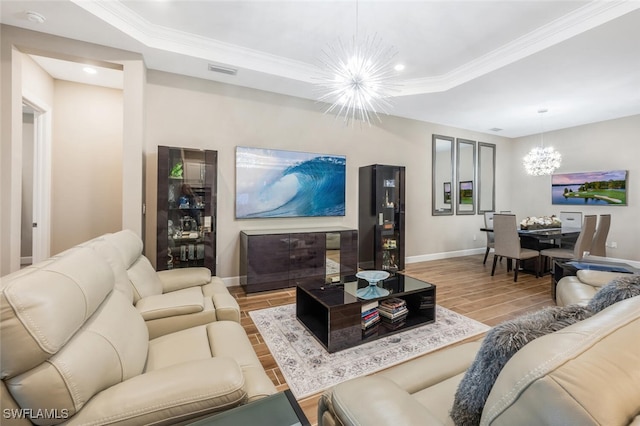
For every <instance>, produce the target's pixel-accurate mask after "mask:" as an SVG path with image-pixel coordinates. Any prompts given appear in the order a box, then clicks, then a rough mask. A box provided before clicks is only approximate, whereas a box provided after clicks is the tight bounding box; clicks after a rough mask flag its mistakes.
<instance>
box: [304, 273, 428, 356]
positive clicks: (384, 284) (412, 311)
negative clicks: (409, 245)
mask: <svg viewBox="0 0 640 426" xmlns="http://www.w3.org/2000/svg"><path fill="white" fill-rule="evenodd" d="M377 285H378V286H380V288H382V289H384V290H387V291H388V294H386V292H384V293H381V294H386V295H385V296H382V297H379V298H371V299H363V298H360V297H358V290H359V289H364V288H366V287H367V286H369V282H368V281H366V280H364V279H357V278H356V277H355V276H354V277H352V279H350V280H346V282H345V283H344V284H325V283H320V282H317V283H315V282H304V283H299V284H298V285H297V286H296V317H297V319H298V321H300V322H301V323H302V324H303V325H304V326H305V327H306V328H307V330H309V332H310V333H311V334H312V335H313V336H314V337H315V338H316V339H317V340H318V342H320V343H321V344H322V345H323V346H324V347H325V349H327V351H328V352H336V351H340V350H343V349H347V348H350V347H353V346H357V345H360V344H363V343H366V342H369V341H372V340H375V339H379V338H381V337H385V336H389V335H391V334H394V333H398V332H401V331H405V330H409V329H411V328H414V327H419V326H421V325H424V324H428V323H432V322H434V321H435V320H436V286H435V285H434V284H431V283H428V282H426V281H421V280H418V279H416V278H412V277H409V276H406V275H404V274H402V273H395V274H392V275H391V276H390V277H389V278H387V279H385V280H383V281H379V282H378V284H377ZM360 294H362V291H361V292H360ZM396 299H398V300H396ZM395 304H397V305H402V306H405V307H406V309H404V308H401V309H404V313H403V314H402V317H401V318H399V320H395V319H387V318H386V317H385V318H383V315H380V321H378V322H377V323H376V324H374V325H373V326H368V327H367V328H366V329H363V322H364V320H363V314H367V313H368V312H369V313H370V312H372V309H374V308H377V309H378V311H380V309H385V308H386V307H387V306H391V307H393V306H394V305H395ZM367 316H368V315H367Z"/></svg>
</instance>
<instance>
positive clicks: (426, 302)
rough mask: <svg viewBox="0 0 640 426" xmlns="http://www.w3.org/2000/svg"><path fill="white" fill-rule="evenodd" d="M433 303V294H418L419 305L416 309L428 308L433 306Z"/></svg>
mask: <svg viewBox="0 0 640 426" xmlns="http://www.w3.org/2000/svg"><path fill="white" fill-rule="evenodd" d="M434 304H435V296H434V295H433V294H428V295H424V296H420V307H419V308H418V309H420V310H423V309H430V308H433V306H434Z"/></svg>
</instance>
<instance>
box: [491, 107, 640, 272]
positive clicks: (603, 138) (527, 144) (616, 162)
mask: <svg viewBox="0 0 640 426" xmlns="http://www.w3.org/2000/svg"><path fill="white" fill-rule="evenodd" d="M638 135H640V115H636V116H632V117H627V118H620V119H617V120H610V121H604V122H600V123H595V124H589V125H585V126H579V127H574V128H570V129H564V130H558V131H555V132H545V133H544V145H545V146H553V147H554V148H555V149H556V150H558V151H559V152H560V153H561V154H562V166H561V167H560V169H558V170H557V172H556V173H573V172H591V171H601V170H628V171H629V181H628V187H627V188H628V199H627V203H628V205H627V206H568V205H554V204H552V203H551V177H550V176H537V177H536V176H528V175H526V173H525V172H524V168H523V167H521V163H522V157H524V156H525V155H526V153H527V152H528V151H529V150H530V149H531V148H532V147H533V146H535V145H538V144H540V135H534V136H530V137H526V138H520V139H516V140H515V141H514V143H513V154H512V160H511V161H512V164H513V165H515V166H517V167H516V168H514V169H513V171H514V172H513V173H512V175H511V176H510V177H511V179H510V190H509V193H510V194H511V199H512V202H511V204H510V205H509V207H510V209H511V210H512V211H513V212H514V213H516V215H517V217H518V218H519V219H522V218H523V217H525V216H540V215H551V214H558V213H559V212H560V211H581V212H582V213H583V215H586V214H595V215H598V214H606V213H610V214H611V229H610V231H609V237H608V238H607V241H608V242H616V243H617V245H618V248H608V249H607V255H608V256H610V257H616V258H622V259H631V260H640V238H638V237H639V236H640V221H638V216H639V215H640V162H638V158H640V144H638ZM499 164H500V163H499Z"/></svg>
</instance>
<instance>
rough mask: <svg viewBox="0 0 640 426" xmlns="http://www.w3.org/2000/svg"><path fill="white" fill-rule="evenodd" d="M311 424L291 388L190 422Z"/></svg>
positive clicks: (202, 425)
mask: <svg viewBox="0 0 640 426" xmlns="http://www.w3.org/2000/svg"><path fill="white" fill-rule="evenodd" d="M238 425H260V426H309V425H310V423H309V420H307V417H306V416H305V415H304V413H303V412H302V409H301V408H300V406H299V405H298V402H297V401H296V399H295V397H294V396H293V394H292V393H291V391H290V390H289V389H287V390H285V391H284V392H278V393H276V394H273V395H269V396H267V397H264V398H261V399H258V400H256V401H253V402H250V403H248V404H244V405H240V406H238V407H236V408H232V409H231V410H228V411H224V412H222V413H219V414H215V415H213V416H211V417H206V418H204V419H201V420H198V421H196V422H194V423H189V426H238Z"/></svg>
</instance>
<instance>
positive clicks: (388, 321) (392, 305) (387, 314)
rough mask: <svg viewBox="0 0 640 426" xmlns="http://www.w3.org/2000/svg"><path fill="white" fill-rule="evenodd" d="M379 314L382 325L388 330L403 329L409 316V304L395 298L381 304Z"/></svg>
mask: <svg viewBox="0 0 640 426" xmlns="http://www.w3.org/2000/svg"><path fill="white" fill-rule="evenodd" d="M378 312H379V315H380V318H382V323H383V324H384V325H385V326H386V327H388V328H398V327H402V326H403V325H404V323H405V320H406V319H407V315H408V314H409V310H408V309H407V302H405V301H404V300H403V299H398V298H395V297H394V298H391V299H386V300H383V301H382V302H380V306H378Z"/></svg>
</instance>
